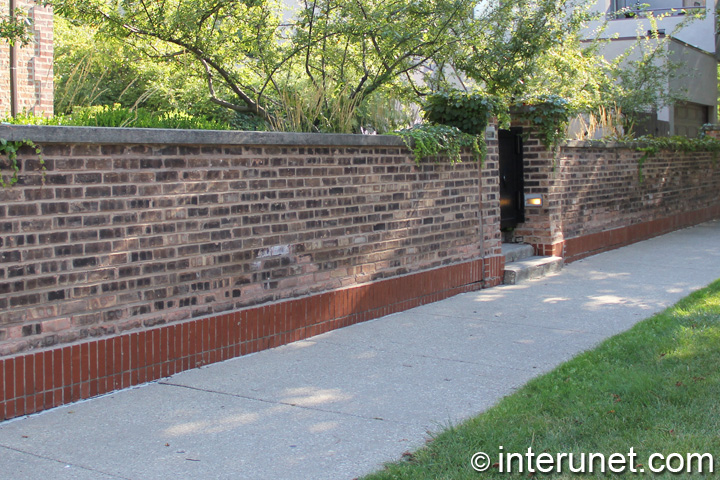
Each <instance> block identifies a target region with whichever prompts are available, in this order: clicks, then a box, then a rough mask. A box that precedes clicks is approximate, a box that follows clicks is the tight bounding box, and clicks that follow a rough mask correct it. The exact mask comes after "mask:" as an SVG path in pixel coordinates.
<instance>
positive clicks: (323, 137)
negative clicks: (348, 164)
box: [0, 124, 405, 147]
mask: <svg viewBox="0 0 720 480" xmlns="http://www.w3.org/2000/svg"><path fill="white" fill-rule="evenodd" d="M0 138H4V139H6V140H11V141H18V140H32V141H33V142H36V143H39V144H49V143H63V144H78V143H88V144H100V145H122V144H132V145H278V146H280V145H282V146H300V147H335V146H337V147H375V146H379V147H402V146H404V145H405V144H404V143H403V140H402V138H400V137H397V136H394V135H352V134H336V133H288V132H243V131H237V130H175V129H164V128H114V127H63V126H50V125H11V124H0Z"/></svg>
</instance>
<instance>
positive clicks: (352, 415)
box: [158, 382, 412, 425]
mask: <svg viewBox="0 0 720 480" xmlns="http://www.w3.org/2000/svg"><path fill="white" fill-rule="evenodd" d="M158 385H164V386H166V387H179V388H187V389H188V390H195V391H197V392H205V393H213V394H216V395H225V396H227V397H234V398H242V399H244V400H252V401H256V402H262V403H268V404H270V405H285V406H288V407H294V408H301V409H303V410H310V411H313V412H323V413H331V414H334V415H342V416H344V417H353V418H359V419H361V420H375V421H381V422H390V423H396V424H398V425H412V424H410V423H406V422H400V421H397V420H389V419H387V418H381V417H368V416H365V415H357V414H354V413H347V412H339V411H337V410H329V409H325V408H316V407H308V406H306V405H298V404H297V403H290V402H283V401H279V400H268V399H265V398H257V397H251V396H249V395H240V394H239V393H228V392H221V391H218V390H210V389H207V388H199V387H191V386H190V385H181V384H179V383H170V382H158Z"/></svg>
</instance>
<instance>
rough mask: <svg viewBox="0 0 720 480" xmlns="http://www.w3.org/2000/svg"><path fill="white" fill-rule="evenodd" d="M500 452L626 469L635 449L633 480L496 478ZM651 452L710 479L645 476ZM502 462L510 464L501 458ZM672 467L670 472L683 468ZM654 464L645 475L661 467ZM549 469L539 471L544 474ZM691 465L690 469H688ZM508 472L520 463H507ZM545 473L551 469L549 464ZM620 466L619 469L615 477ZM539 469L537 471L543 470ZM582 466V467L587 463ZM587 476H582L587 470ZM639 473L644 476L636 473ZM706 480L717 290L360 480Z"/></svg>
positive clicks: (713, 429) (712, 435) (713, 419)
mask: <svg viewBox="0 0 720 480" xmlns="http://www.w3.org/2000/svg"><path fill="white" fill-rule="evenodd" d="M500 446H502V447H503V450H502V451H503V453H505V454H507V453H515V452H518V453H522V454H525V453H527V451H528V448H529V447H531V448H532V451H533V452H534V454H535V455H538V454H541V453H543V452H546V453H549V454H550V455H551V456H552V457H556V455H557V454H558V453H561V452H567V453H570V452H574V457H573V458H574V460H573V464H574V467H575V468H576V469H577V468H579V467H580V457H579V454H580V453H581V452H585V453H595V452H597V453H603V454H605V455H606V457H609V456H610V455H611V454H613V453H622V454H624V456H625V459H626V460H625V462H627V463H626V465H628V463H630V458H629V457H627V454H628V453H629V452H630V448H631V447H632V448H633V450H634V453H635V454H636V457H633V458H634V462H632V463H633V468H635V469H636V470H638V473H631V472H630V469H629V467H626V468H625V472H624V474H618V473H612V472H610V471H609V470H607V473H606V474H602V473H599V468H600V466H599V465H600V464H599V463H594V468H595V472H594V473H593V474H588V473H571V472H569V471H568V464H567V461H566V462H564V464H563V468H562V473H557V471H556V470H553V471H552V472H551V473H539V472H537V471H536V473H529V472H528V471H527V469H526V468H527V464H524V465H523V468H524V469H525V470H524V472H523V473H507V468H506V469H505V472H503V473H501V472H500V470H499V465H498V460H499V453H500ZM475 452H485V453H487V454H488V455H489V458H490V464H491V466H490V467H489V469H488V470H487V471H485V472H484V473H478V472H476V471H475V470H473V469H472V467H471V465H470V459H471V457H472V456H473V454H474V453H475ZM653 453H660V454H662V455H664V456H670V454H671V453H678V454H680V455H681V456H683V457H685V456H686V454H688V453H700V454H703V453H710V454H712V455H713V456H714V465H713V467H714V470H715V473H714V474H711V473H707V472H709V462H708V461H705V462H704V472H706V473H704V474H699V473H696V472H697V467H695V468H694V469H693V472H694V473H687V472H685V471H683V472H681V473H676V474H673V473H669V472H668V471H665V472H664V473H660V474H658V473H652V472H650V464H649V462H648V459H649V457H650V455H652V454H653ZM504 458H507V457H504ZM678 462H679V460H678V459H677V458H674V459H673V460H672V461H671V462H670V467H671V468H672V469H676V468H679V467H680V464H679V463H678ZM664 464H665V462H664V460H663V459H660V458H656V459H655V461H654V462H653V463H652V467H653V468H655V467H661V466H663V465H664ZM548 465H550V464H545V466H546V467H547V466H548ZM694 465H695V466H696V465H697V462H695V463H694ZM512 466H513V471H514V472H517V470H518V468H519V464H518V462H517V461H514V462H513V464H512ZM550 466H552V465H550ZM621 466H622V464H621V463H616V464H615V467H616V469H620V467H621ZM541 467H542V465H541ZM586 467H587V464H586ZM586 469H587V468H586ZM640 469H645V473H640ZM614 476H623V477H633V478H634V477H638V478H674V479H684V478H704V477H715V476H718V477H720V281H716V282H715V283H713V284H711V285H710V286H709V287H707V288H705V289H703V290H701V291H698V292H695V293H693V294H692V295H690V296H688V297H686V298H685V299H683V300H681V301H680V302H679V303H677V304H676V305H675V306H673V307H671V308H669V309H667V310H666V311H665V312H663V313H660V314H658V315H656V316H654V317H652V318H649V319H647V320H645V321H643V322H641V323H639V324H637V325H636V326H635V327H633V328H632V329H631V330H629V331H627V332H625V333H622V334H620V335H617V336H615V337H613V338H611V339H609V340H607V341H605V342H603V343H602V344H601V345H600V346H598V347H597V348H596V349H594V350H592V351H589V352H586V353H583V354H581V355H579V356H577V357H576V358H574V359H573V360H571V361H569V362H567V363H565V364H563V365H561V366H559V367H558V368H557V369H555V370H554V371H552V372H550V373H548V374H546V375H543V376H541V377H539V378H536V379H534V380H532V381H530V382H529V383H528V384H527V385H525V386H524V387H523V388H522V389H520V390H519V391H517V392H516V393H514V394H513V395H510V396H508V397H505V398H504V399H503V400H501V401H500V402H499V403H498V404H497V405H496V406H495V407H493V408H491V409H490V410H488V411H486V412H485V413H483V414H481V415H479V416H477V417H475V418H473V419H470V420H468V421H466V422H465V423H463V424H461V425H459V426H453V427H451V428H449V429H448V430H446V431H444V432H442V433H440V434H438V435H437V436H436V437H435V438H434V439H433V440H432V441H431V442H429V443H428V445H427V446H426V447H424V448H422V449H420V450H419V451H417V452H415V453H412V454H410V453H408V454H406V455H405V456H404V458H403V459H402V460H400V461H399V462H397V463H394V464H390V465H388V466H387V467H386V469H384V470H382V471H380V472H378V473H376V474H373V475H370V476H368V477H365V480H380V479H412V480H417V479H478V478H495V479H509V478H523V479H528V478H568V479H571V478H572V479H578V478H596V477H597V478H601V477H602V478H607V477H614Z"/></svg>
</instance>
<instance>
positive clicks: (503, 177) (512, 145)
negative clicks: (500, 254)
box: [498, 128, 525, 230]
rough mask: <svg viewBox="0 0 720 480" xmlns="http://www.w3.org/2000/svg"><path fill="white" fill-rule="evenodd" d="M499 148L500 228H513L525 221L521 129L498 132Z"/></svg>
mask: <svg viewBox="0 0 720 480" xmlns="http://www.w3.org/2000/svg"><path fill="white" fill-rule="evenodd" d="M498 140H499V148H500V152H499V153H500V228H501V229H503V230H506V229H511V228H515V227H516V226H517V224H518V223H522V222H524V221H525V206H524V201H523V189H524V182H523V141H522V128H511V129H510V130H500V131H499V132H498Z"/></svg>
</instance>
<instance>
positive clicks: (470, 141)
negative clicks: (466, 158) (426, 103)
mask: <svg viewBox="0 0 720 480" xmlns="http://www.w3.org/2000/svg"><path fill="white" fill-rule="evenodd" d="M393 134H394V135H399V136H400V137H402V139H403V141H404V142H405V145H407V147H408V148H409V149H411V150H412V152H413V154H414V155H415V163H418V164H419V163H420V162H421V160H422V159H423V158H429V157H438V156H439V155H447V156H448V157H449V159H450V162H451V163H453V164H455V163H458V162H460V161H461V157H460V154H461V152H462V149H464V148H470V149H471V150H472V152H473V157H474V158H475V160H482V159H483V158H484V156H483V151H482V147H481V145H483V146H484V145H485V143H484V141H483V140H481V139H480V137H479V136H478V135H470V134H468V133H464V132H461V131H460V129H458V128H457V127H452V126H449V125H431V124H419V125H413V126H412V127H410V128H405V129H403V130H398V131H396V132H394V133H393Z"/></svg>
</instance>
